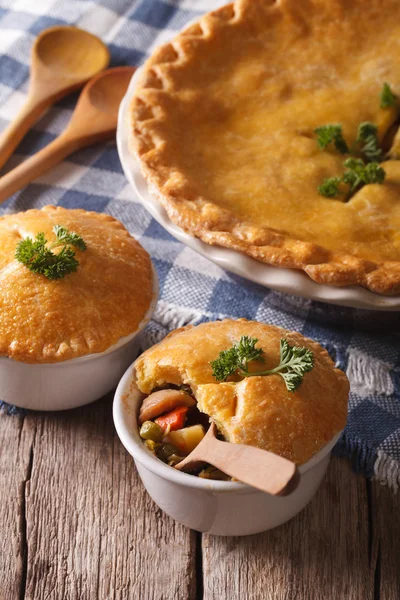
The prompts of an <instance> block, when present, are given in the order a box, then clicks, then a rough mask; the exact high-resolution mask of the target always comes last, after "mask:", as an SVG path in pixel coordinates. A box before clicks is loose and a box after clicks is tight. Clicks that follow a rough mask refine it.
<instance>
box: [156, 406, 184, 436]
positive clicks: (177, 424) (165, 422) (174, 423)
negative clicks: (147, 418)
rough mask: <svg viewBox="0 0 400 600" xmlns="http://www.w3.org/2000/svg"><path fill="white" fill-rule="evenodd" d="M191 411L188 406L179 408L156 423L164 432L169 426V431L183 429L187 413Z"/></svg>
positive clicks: (162, 416) (158, 419)
mask: <svg viewBox="0 0 400 600" xmlns="http://www.w3.org/2000/svg"><path fill="white" fill-rule="evenodd" d="M188 410H189V408H188V407H187V406H177V407H176V408H174V410H171V412H168V413H166V414H165V415H161V417H158V418H157V419H154V422H155V423H157V425H159V426H160V427H162V428H163V429H164V430H165V429H167V427H168V426H169V431H176V430H177V429H182V427H183V426H184V424H185V421H186V413H187V411H188Z"/></svg>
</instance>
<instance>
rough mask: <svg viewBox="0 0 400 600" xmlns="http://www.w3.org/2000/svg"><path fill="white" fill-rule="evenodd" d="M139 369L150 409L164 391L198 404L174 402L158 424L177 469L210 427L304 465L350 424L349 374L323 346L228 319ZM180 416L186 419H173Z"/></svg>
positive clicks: (146, 356)
mask: <svg viewBox="0 0 400 600" xmlns="http://www.w3.org/2000/svg"><path fill="white" fill-rule="evenodd" d="M254 340H256V341H254ZM282 340H284V341H282ZM246 344H247V346H246ZM242 351H243V352H242ZM241 352H242V354H241ZM246 352H247V354H246ZM221 358H222V359H223V360H222V362H221ZM307 361H308V362H307ZM217 367H219V369H218V368H217ZM135 370H136V379H137V381H136V383H137V385H138V387H139V389H140V390H141V392H142V393H144V394H145V395H146V396H147V397H148V398H147V399H145V400H144V407H145V406H146V403H147V405H152V406H153V407H154V402H152V401H151V400H154V398H155V396H156V394H160V390H170V392H169V394H171V395H170V397H172V396H173V395H174V394H175V396H176V398H177V399H178V400H179V399H180V400H181V399H182V398H185V397H186V396H187V397H189V398H191V399H193V405H192V406H189V405H190V404H191V402H190V400H189V402H187V401H185V402H180V403H179V402H178V404H176V406H175V405H174V408H173V407H172V404H171V403H170V402H168V403H167V404H168V407H167V409H168V412H167V413H166V414H164V415H163V414H162V412H163V408H164V407H163V405H162V403H160V412H159V414H158V415H157V417H158V418H155V419H154V422H155V424H158V426H159V427H160V428H161V429H162V432H161V433H160V431H159V434H160V436H159V440H160V441H159V442H156V441H155V442H154V443H155V444H157V443H163V442H164V443H169V444H171V445H172V446H173V447H174V454H175V456H174V458H173V460H172V464H174V461H175V464H176V462H178V461H179V456H183V455H187V454H188V453H189V452H190V451H191V449H193V444H194V443H195V441H196V440H197V443H199V442H200V441H201V439H202V437H203V436H204V434H205V430H206V427H207V422H208V421H209V420H211V421H214V422H215V424H216V425H217V427H218V430H219V432H220V434H221V435H222V436H223V438H224V439H225V440H227V441H229V442H232V443H240V444H248V445H251V446H257V447H259V448H262V449H265V450H269V451H271V452H274V453H276V454H279V455H280V456H283V457H285V458H287V459H289V460H292V461H294V462H295V463H296V464H298V465H301V464H303V463H305V462H307V461H308V460H309V459H310V458H311V457H312V456H313V455H314V454H315V453H317V452H318V451H319V450H320V449H321V448H322V447H323V446H325V445H326V444H327V443H328V442H329V441H330V440H331V439H332V438H333V437H334V435H336V434H337V433H338V432H340V431H341V430H342V429H343V428H344V426H345V424H346V417H347V401H348V393H349V382H348V380H347V377H346V375H345V374H344V373H343V372H342V371H340V370H339V369H337V368H335V365H334V363H333V361H332V360H331V358H330V356H329V354H328V352H327V351H326V350H324V349H323V348H322V347H321V346H320V345H319V344H318V343H317V342H314V341H312V340H310V339H307V338H305V337H303V336H302V335H301V334H300V333H297V332H290V331H286V330H284V329H282V328H280V327H276V326H273V325H267V324H265V323H258V322H255V321H248V320H246V319H238V320H233V319H227V320H224V321H216V322H211V323H203V324H201V325H198V326H197V327H191V326H189V327H184V328H182V329H178V330H176V331H173V332H172V333H171V334H170V335H168V336H167V337H166V338H165V339H164V340H163V341H161V342H160V343H159V344H156V345H155V346H153V347H152V348H150V349H149V350H147V351H146V352H144V353H143V354H142V355H141V356H140V357H139V358H138V359H137V360H136V363H135ZM296 373H297V379H296ZM299 373H300V375H299ZM222 379H225V380H222ZM293 380H296V384H295V385H291V382H292V381H293ZM173 390H174V392H173ZM178 390H179V392H178ZM151 396H152V398H151ZM181 396H182V398H181ZM163 401H165V399H164V400H163ZM194 404H196V405H195V406H194ZM164 406H167V405H164ZM143 410H144V409H142V411H141V414H143ZM174 410H175V411H177V413H178V414H171V413H174ZM156 413H157V410H156V411H154V410H153V412H152V413H151V417H152V418H153V417H156ZM148 414H150V413H148ZM168 415H169V416H168ZM157 421H158V423H157ZM141 423H143V419H141ZM147 423H149V421H147ZM144 425H145V423H143V424H142V428H143V427H144ZM194 428H195V429H194ZM185 430H186V433H185ZM142 437H143V436H142ZM187 439H189V442H188V443H187V444H186V441H187ZM174 440H176V441H175V442H174ZM147 445H148V444H147ZM176 450H177V451H178V452H176ZM165 462H168V463H170V461H169V460H166V461H165Z"/></svg>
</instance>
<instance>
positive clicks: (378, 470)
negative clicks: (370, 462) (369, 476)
mask: <svg viewBox="0 0 400 600" xmlns="http://www.w3.org/2000/svg"><path fill="white" fill-rule="evenodd" d="M374 471H375V477H374V478H375V479H376V480H377V481H378V482H379V483H380V484H381V485H387V486H388V487H389V488H390V489H392V490H393V491H394V492H397V491H398V490H399V489H400V461H398V460H395V459H394V458H391V457H390V456H387V454H385V452H382V451H379V452H378V456H377V459H376V461H375V465H374Z"/></svg>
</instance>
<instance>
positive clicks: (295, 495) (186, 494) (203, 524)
mask: <svg viewBox="0 0 400 600" xmlns="http://www.w3.org/2000/svg"><path fill="white" fill-rule="evenodd" d="M142 399H143V396H142V394H141V393H140V392H139V390H138V388H137V386H136V383H135V371H134V366H131V367H130V368H129V369H128V370H127V372H126V373H125V375H124V376H123V378H122V379H121V381H120V383H119V385H118V388H117V391H116V393H115V398H114V408H113V415H114V424H115V428H116V430H117V433H118V436H119V438H120V440H121V442H122V443H123V445H124V446H125V448H126V449H127V450H128V452H129V454H131V455H132V456H133V458H134V460H135V464H136V467H137V470H138V472H139V475H140V477H141V479H142V481H143V483H144V486H145V488H146V489H147V491H148V493H149V494H150V496H151V497H152V498H153V500H154V502H156V503H157V504H158V506H159V507H160V508H161V509H162V510H163V511H164V512H166V513H167V515H169V516H170V517H172V518H173V519H176V520H177V521H179V522H180V523H183V525H186V526H187V527H190V528H191V529H196V530H197V531H203V532H207V533H212V534H215V535H249V534H252V533H259V532H260V531H266V530H267V529H272V528H273V527H276V526H277V525H281V524H282V523H285V522H286V521H288V520H289V519H291V518H292V517H294V515H296V514H297V513H298V512H299V511H301V510H302V509H303V508H304V507H305V506H306V504H308V502H310V500H311V498H312V497H313V496H314V494H315V492H316V491H317V489H318V487H319V485H320V483H321V481H322V478H323V476H324V474H325V471H326V469H327V467H328V463H329V459H330V454H331V450H332V448H333V446H334V445H335V443H336V442H337V440H338V439H339V437H340V433H338V434H337V435H335V437H334V438H333V439H332V440H331V441H330V442H329V444H327V445H326V446H324V447H323V448H322V450H320V452H318V454H316V455H315V456H313V458H312V459H311V460H309V461H308V462H307V463H305V464H304V465H301V466H300V468H299V471H300V475H301V479H300V483H299V486H298V487H297V489H296V490H295V491H294V492H292V494H290V495H289V496H285V497H276V496H270V495H269V494H265V493H264V492H261V491H259V490H256V489H255V488H252V487H250V486H248V485H245V484H243V483H236V482H231V481H212V480H207V479H201V478H199V477H195V476H193V475H188V474H186V473H181V472H179V471H176V470H175V469H173V468H172V467H169V466H168V465H166V464H164V463H163V462H162V461H161V460H159V459H158V458H156V457H155V456H154V455H153V454H151V452H149V451H148V450H147V449H146V447H145V446H144V444H143V442H142V440H141V438H140V436H139V431H138V424H137V415H138V412H139V407H140V404H141V401H142Z"/></svg>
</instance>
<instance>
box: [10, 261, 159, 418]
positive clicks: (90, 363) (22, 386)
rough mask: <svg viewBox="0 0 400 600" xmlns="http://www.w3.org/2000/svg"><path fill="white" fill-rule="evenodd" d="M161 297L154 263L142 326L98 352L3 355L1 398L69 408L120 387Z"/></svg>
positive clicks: (24, 404) (32, 406)
mask: <svg viewBox="0 0 400 600" xmlns="http://www.w3.org/2000/svg"><path fill="white" fill-rule="evenodd" d="M157 299H158V278H157V273H156V270H155V269H154V267H153V296H152V301H151V304H150V306H149V309H148V311H147V312H146V315H145V316H144V318H143V320H142V321H141V323H140V325H139V327H138V329H137V330H136V331H135V332H133V333H132V334H131V335H129V336H127V337H124V338H122V339H120V340H119V341H118V342H117V343H116V344H114V345H113V346H111V347H110V348H108V349H107V350H105V352H100V353H98V354H88V355H87V356H81V357H79V358H73V359H71V360H65V361H62V362H58V363H48V364H46V363H40V364H28V363H24V362H19V361H16V360H13V359H11V358H8V357H0V400H3V401H4V402H7V403H9V404H13V405H15V406H18V407H21V408H27V409H31V410H66V409H69V408H76V407H77V406H83V405H84V404H89V403H90V402H94V401H95V400H97V399H98V398H101V397H102V396H104V395H105V394H107V393H108V392H110V391H111V390H112V389H114V388H115V387H116V385H117V384H118V381H119V380H120V378H121V377H122V375H123V373H124V372H125V371H126V369H127V367H128V366H129V365H130V364H131V363H132V361H133V360H134V359H135V358H136V356H137V354H138V352H139V348H140V333H141V331H142V330H143V328H144V327H145V325H146V324H147V323H148V322H149V320H150V319H151V317H152V315H153V313H154V310H155V307H156V304H157Z"/></svg>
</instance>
